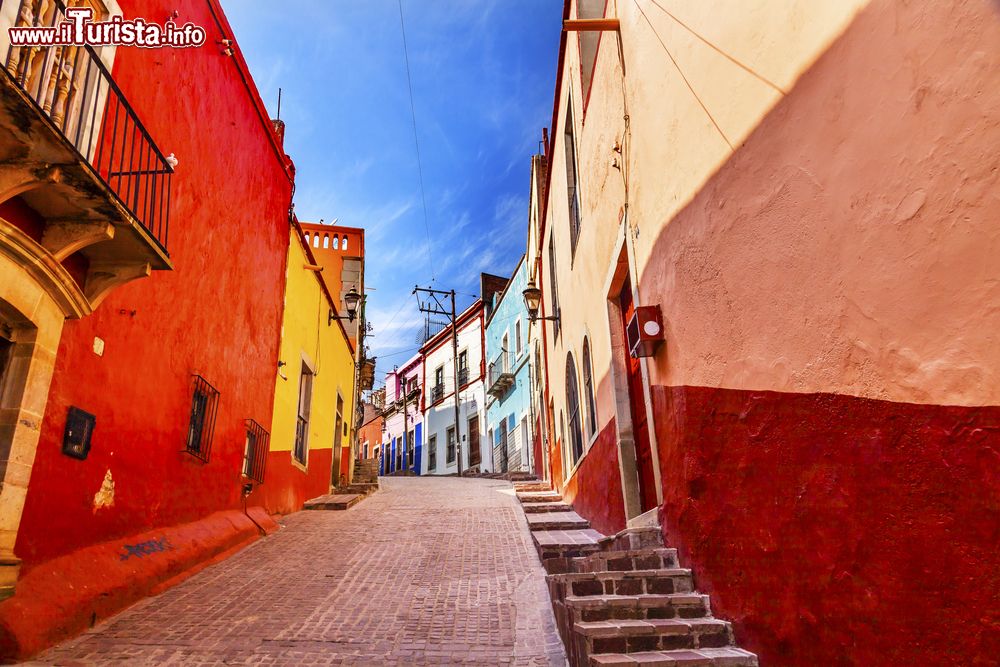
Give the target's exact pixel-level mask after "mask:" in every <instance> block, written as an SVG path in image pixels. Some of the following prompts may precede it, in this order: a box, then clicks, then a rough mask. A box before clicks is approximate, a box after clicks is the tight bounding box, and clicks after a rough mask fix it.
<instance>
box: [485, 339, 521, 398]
mask: <svg viewBox="0 0 1000 667" xmlns="http://www.w3.org/2000/svg"><path fill="white" fill-rule="evenodd" d="M514 360H515V356H514V353H513V352H507V351H504V352H501V353H500V354H498V355H497V357H496V359H494V360H493V361H492V362H490V367H489V373H488V377H489V382H488V389H487V390H486V393H488V394H489V395H491V396H494V397H496V398H502V397H503V395H504V394H506V393H507V390H508V389H510V388H511V387H512V386H514V373H513V368H514Z"/></svg>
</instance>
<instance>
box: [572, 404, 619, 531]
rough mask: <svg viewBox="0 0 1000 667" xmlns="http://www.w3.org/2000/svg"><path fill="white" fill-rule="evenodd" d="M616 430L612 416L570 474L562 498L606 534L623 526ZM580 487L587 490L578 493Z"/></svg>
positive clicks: (596, 528) (595, 527)
mask: <svg viewBox="0 0 1000 667" xmlns="http://www.w3.org/2000/svg"><path fill="white" fill-rule="evenodd" d="M617 438H618V431H617V429H616V427H615V420H614V419H612V420H611V421H609V422H608V423H607V425H606V426H605V427H604V429H603V430H602V431H601V433H600V435H598V436H597V440H595V441H594V444H593V445H591V447H590V450H588V452H587V455H586V456H585V457H584V458H583V460H582V461H581V462H580V467H579V468H577V469H576V471H575V472H574V474H573V476H572V477H570V478H569V479H568V480H567V481H566V485H565V486H564V487H563V491H562V494H563V498H564V499H565V500H566V501H567V502H570V503H572V504H573V509H575V510H576V511H577V513H579V514H580V515H581V516H585V517H587V519H588V520H589V521H590V525H591V526H593V527H594V529H595V530H599V531H601V532H602V533H604V534H605V535H614V534H615V533H617V532H618V531H619V530H622V529H623V528H625V501H624V498H623V497H622V483H621V473H620V472H619V468H618V450H617ZM580 489H586V492H584V493H580Z"/></svg>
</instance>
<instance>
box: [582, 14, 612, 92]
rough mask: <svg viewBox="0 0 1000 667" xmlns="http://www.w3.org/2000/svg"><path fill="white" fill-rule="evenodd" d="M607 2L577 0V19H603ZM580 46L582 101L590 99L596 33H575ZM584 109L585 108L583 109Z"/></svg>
mask: <svg viewBox="0 0 1000 667" xmlns="http://www.w3.org/2000/svg"><path fill="white" fill-rule="evenodd" d="M606 5H607V0H578V2H577V4H576V17H577V18H578V19H599V18H603V17H604V12H605V6H606ZM577 35H578V39H579V44H580V83H582V84H583V99H584V104H585V105H586V100H587V99H588V98H589V97H590V85H591V83H592V81H593V78H594V66H595V65H596V63H597V45H598V40H599V39H600V33H598V32H596V31H595V32H590V31H586V32H580V33H577ZM584 108H586V106H585V107H584Z"/></svg>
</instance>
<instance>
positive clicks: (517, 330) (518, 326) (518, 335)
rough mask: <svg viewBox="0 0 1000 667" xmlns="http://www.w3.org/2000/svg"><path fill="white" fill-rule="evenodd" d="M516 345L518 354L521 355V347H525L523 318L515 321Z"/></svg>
mask: <svg viewBox="0 0 1000 667" xmlns="http://www.w3.org/2000/svg"><path fill="white" fill-rule="evenodd" d="M514 345H516V346H517V347H516V349H517V354H518V356H520V354H521V348H522V347H523V346H522V343H521V320H518V321H517V322H514Z"/></svg>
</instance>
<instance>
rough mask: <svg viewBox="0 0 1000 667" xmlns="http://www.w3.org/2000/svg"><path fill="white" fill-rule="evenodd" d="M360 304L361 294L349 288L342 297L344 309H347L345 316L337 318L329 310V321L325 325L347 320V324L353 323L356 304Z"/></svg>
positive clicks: (356, 309)
mask: <svg viewBox="0 0 1000 667" xmlns="http://www.w3.org/2000/svg"><path fill="white" fill-rule="evenodd" d="M360 303H361V294H359V293H358V290H356V289H355V288H353V287H352V288H351V289H349V290H347V294H345V295H344V307H345V308H346V309H347V316H346V317H345V316H343V315H340V316H337V315H334V314H333V310H332V309H331V310H330V319H329V320H328V321H327V324H329V323H331V322H333V321H334V320H347V321H348V322H353V321H354V318H355V317H356V316H357V314H358V304H360Z"/></svg>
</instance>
